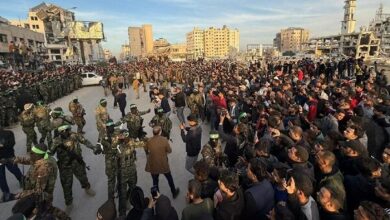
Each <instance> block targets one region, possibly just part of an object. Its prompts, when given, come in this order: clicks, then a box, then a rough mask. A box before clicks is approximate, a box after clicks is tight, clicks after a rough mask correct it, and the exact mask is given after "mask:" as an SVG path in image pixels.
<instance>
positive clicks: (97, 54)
mask: <svg viewBox="0 0 390 220" xmlns="http://www.w3.org/2000/svg"><path fill="white" fill-rule="evenodd" d="M11 24H12V25H15V26H19V27H23V28H27V29H30V30H32V31H35V32H38V33H43V34H44V37H45V48H46V51H47V53H46V58H47V59H48V60H50V61H55V62H60V63H64V62H82V63H90V62H93V61H96V60H101V59H103V50H102V47H101V44H100V42H101V41H102V40H104V32H103V24H102V23H100V22H85V21H76V19H75V14H74V12H72V11H70V10H67V9H63V8H61V7H59V6H57V5H54V4H46V3H41V4H39V5H37V6H35V7H33V8H31V9H30V10H29V12H28V18H27V19H26V20H13V21H11Z"/></svg>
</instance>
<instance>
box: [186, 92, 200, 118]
mask: <svg viewBox="0 0 390 220" xmlns="http://www.w3.org/2000/svg"><path fill="white" fill-rule="evenodd" d="M202 100H203V99H202V96H201V94H200V93H192V94H191V95H190V97H189V98H188V107H189V108H190V110H191V114H193V115H196V116H197V117H198V118H199V115H200V109H201V107H202V106H203V103H202V102H203V101H202Z"/></svg>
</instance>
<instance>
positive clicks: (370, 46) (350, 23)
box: [304, 0, 383, 59]
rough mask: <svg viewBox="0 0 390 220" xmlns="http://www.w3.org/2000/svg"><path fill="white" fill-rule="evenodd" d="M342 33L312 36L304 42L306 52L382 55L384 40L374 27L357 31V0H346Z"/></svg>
mask: <svg viewBox="0 0 390 220" xmlns="http://www.w3.org/2000/svg"><path fill="white" fill-rule="evenodd" d="M344 10H345V11H344V20H343V21H342V25H341V34H338V35H332V36H325V37H317V38H311V39H310V40H309V41H308V42H307V43H305V44H304V47H305V52H306V53H308V54H314V55H316V56H318V57H321V56H328V57H329V56H330V57H335V56H353V57H355V58H359V57H362V56H363V57H365V58H366V59H373V58H377V57H379V56H381V52H382V46H383V43H382V40H383V38H382V37H380V36H378V35H377V33H376V32H375V31H373V30H372V28H365V27H362V28H360V31H359V32H355V24H356V19H355V11H356V0H346V1H345V6H344Z"/></svg>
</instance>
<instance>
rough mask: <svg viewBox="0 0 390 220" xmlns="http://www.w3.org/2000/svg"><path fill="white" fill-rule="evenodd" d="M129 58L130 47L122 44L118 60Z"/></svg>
mask: <svg viewBox="0 0 390 220" xmlns="http://www.w3.org/2000/svg"><path fill="white" fill-rule="evenodd" d="M129 57H130V45H128V44H122V46H121V53H120V55H119V58H120V59H121V60H126V59H127V58H129Z"/></svg>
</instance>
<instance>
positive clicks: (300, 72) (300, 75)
mask: <svg viewBox="0 0 390 220" xmlns="http://www.w3.org/2000/svg"><path fill="white" fill-rule="evenodd" d="M298 80H299V81H302V80H303V71H302V70H299V71H298Z"/></svg>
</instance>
